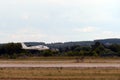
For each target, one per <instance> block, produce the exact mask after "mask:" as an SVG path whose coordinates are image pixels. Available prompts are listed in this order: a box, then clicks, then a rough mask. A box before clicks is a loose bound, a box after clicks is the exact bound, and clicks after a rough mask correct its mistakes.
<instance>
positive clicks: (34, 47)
mask: <svg viewBox="0 0 120 80" xmlns="http://www.w3.org/2000/svg"><path fill="white" fill-rule="evenodd" d="M21 45H22V49H27V50H39V51H40V50H48V49H49V47H47V46H44V45H37V46H30V47H27V46H26V45H25V44H24V43H21Z"/></svg>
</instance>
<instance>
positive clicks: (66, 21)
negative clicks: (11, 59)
mask: <svg viewBox="0 0 120 80" xmlns="http://www.w3.org/2000/svg"><path fill="white" fill-rule="evenodd" d="M119 4H120V0H0V37H1V39H0V42H1V43H2V42H24V41H38V42H41V41H42V42H65V41H82V40H93V39H103V38H120V35H119V34H120V5H119Z"/></svg>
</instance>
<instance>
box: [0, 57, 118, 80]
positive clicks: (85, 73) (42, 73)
mask: <svg viewBox="0 0 120 80" xmlns="http://www.w3.org/2000/svg"><path fill="white" fill-rule="evenodd" d="M12 63H14V64H31V65H34V64H41V63H42V64H43V63H44V64H51V63H54V64H59V63H65V64H67V63H70V64H71V63H76V59H75V57H39V58H36V57H32V58H26V59H21V58H20V59H0V65H2V64H12ZM80 63H104V64H106V63H110V64H113V63H117V64H120V58H114V57H113V58H94V57H92V58H90V57H86V58H85V59H84V61H83V62H80ZM0 80H120V68H62V67H59V68H7V67H6V68H4V67H3V68H0Z"/></svg>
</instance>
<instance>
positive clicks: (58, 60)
mask: <svg viewBox="0 0 120 80" xmlns="http://www.w3.org/2000/svg"><path fill="white" fill-rule="evenodd" d="M75 62H76V57H29V58H24V59H23V58H18V59H0V64H11V63H12V64H41V63H45V64H50V63H54V64H55V63H65V64H66V63H75ZM80 63H118V64H120V58H119V57H117V58H116V57H115V58H114V57H112V58H109V57H106V58H100V57H85V59H84V60H83V61H82V62H81V61H80Z"/></svg>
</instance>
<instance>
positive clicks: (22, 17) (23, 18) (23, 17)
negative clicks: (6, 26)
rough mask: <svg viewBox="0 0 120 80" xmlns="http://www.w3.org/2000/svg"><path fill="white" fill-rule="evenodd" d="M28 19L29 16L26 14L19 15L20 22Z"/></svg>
mask: <svg viewBox="0 0 120 80" xmlns="http://www.w3.org/2000/svg"><path fill="white" fill-rule="evenodd" d="M29 18H30V15H29V14H28V13H24V14H22V15H21V19H22V20H28V19H29Z"/></svg>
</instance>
